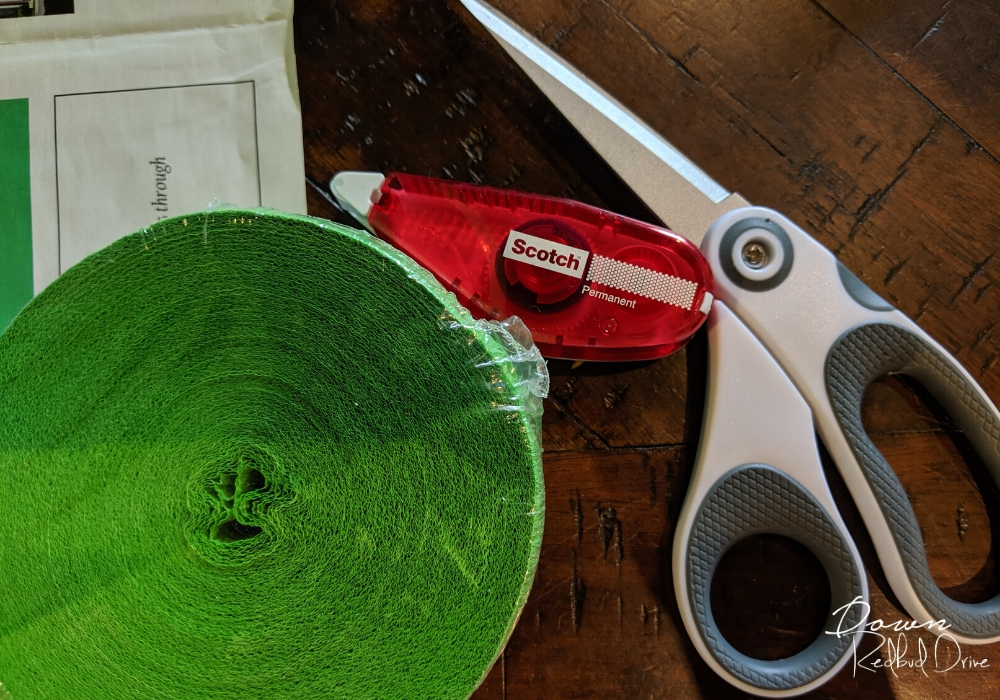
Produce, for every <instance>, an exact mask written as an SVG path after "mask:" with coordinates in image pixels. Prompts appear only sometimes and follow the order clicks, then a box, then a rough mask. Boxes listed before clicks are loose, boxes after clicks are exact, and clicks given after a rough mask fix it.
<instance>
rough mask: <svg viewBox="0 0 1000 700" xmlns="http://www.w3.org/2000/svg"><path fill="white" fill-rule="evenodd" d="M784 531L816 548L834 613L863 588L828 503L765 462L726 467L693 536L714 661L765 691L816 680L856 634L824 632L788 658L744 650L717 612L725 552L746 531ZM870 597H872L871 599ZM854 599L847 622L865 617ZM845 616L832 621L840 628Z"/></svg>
mask: <svg viewBox="0 0 1000 700" xmlns="http://www.w3.org/2000/svg"><path fill="white" fill-rule="evenodd" d="M764 533H769V534H775V535H784V536H785V537H789V538H791V539H793V540H795V541H797V542H799V543H801V544H803V545H805V546H806V547H807V548H809V550H810V551H811V552H812V553H813V554H814V555H816V558H817V559H819V561H820V563H821V564H822V565H823V568H824V569H825V570H826V575H827V577H828V578H829V579H830V599H831V607H830V611H831V613H832V612H833V611H834V610H837V609H838V608H840V607H841V606H844V605H848V604H849V603H851V602H852V601H853V600H854V599H855V598H856V597H858V596H861V595H862V594H863V590H862V588H861V572H860V571H859V570H858V566H857V564H856V563H855V561H854V557H853V556H852V554H851V549H850V547H849V546H848V544H847V542H846V541H845V538H844V536H843V535H842V534H841V533H840V531H839V530H838V529H837V526H836V525H835V524H834V523H833V521H832V520H831V519H830V516H829V515H828V514H827V512H826V511H825V510H824V509H823V507H822V506H821V505H820V504H819V503H818V502H817V501H816V499H815V498H813V497H812V495H810V494H809V492H808V491H806V490H805V489H804V488H802V486H800V485H799V484H798V483H797V482H796V481H794V480H793V479H791V478H790V477H788V476H787V475H785V474H784V473H782V472H781V471H779V470H777V469H775V468H774V467H770V466H768V465H766V464H744V465H743V466H740V467H737V468H735V469H733V470H732V471H730V472H728V473H726V474H725V475H724V476H723V477H722V478H721V479H719V481H717V482H716V483H715V485H713V486H712V488H711V489H710V490H709V492H708V494H707V495H706V496H705V500H704V501H702V504H701V507H700V508H699V509H698V515H697V516H696V517H695V520H694V523H693V525H692V527H691V536H690V539H689V540H688V551H687V561H688V567H687V568H688V581H687V584H688V594H689V595H690V596H691V609H692V610H693V611H694V618H695V624H696V625H697V627H698V632H699V633H700V634H701V637H702V639H703V640H704V642H705V645H706V646H707V647H708V650H709V652H710V653H711V654H712V656H713V657H715V660H716V661H718V662H719V664H721V665H722V667H723V668H725V669H726V670H727V671H729V673H731V674H732V675H733V676H735V677H736V678H739V679H740V680H742V681H744V682H745V683H748V684H750V685H752V686H754V687H756V688H761V689H764V690H790V689H792V688H799V687H801V686H803V685H806V684H807V683H810V682H812V681H814V680H816V679H817V678H819V677H820V676H822V675H823V674H825V673H826V672H827V671H829V670H830V669H832V668H833V667H834V666H835V665H836V664H837V662H838V661H839V660H840V659H841V658H843V656H844V655H845V654H848V653H850V651H851V648H852V646H851V644H852V641H853V639H854V636H853V635H851V634H847V635H844V636H839V637H838V636H837V635H834V634H821V635H819V637H817V638H816V640H815V641H814V642H813V643H812V644H811V645H809V646H808V647H806V648H805V649H804V650H803V651H801V652H799V653H798V654H795V655H794V656H791V657H789V658H787V659H779V660H776V661H763V660H760V659H754V658H752V657H750V656H747V655H746V654H743V653H741V652H739V651H737V650H736V649H735V648H734V647H733V646H732V645H731V644H730V643H729V642H727V641H726V639H725V638H724V637H723V636H722V633H721V632H720V631H719V627H718V625H717V624H716V623H715V618H714V617H713V616H712V605H711V601H710V592H711V584H712V576H713V575H714V574H715V569H716V567H717V566H718V564H719V560H720V559H721V558H722V556H723V555H724V554H725V553H726V552H727V551H728V550H729V548H730V547H732V546H733V545H734V544H736V543H737V542H739V541H740V540H742V539H743V538H745V537H749V536H750V535H758V534H764ZM865 602H867V601H865ZM861 607H862V606H858V605H853V606H851V607H850V609H849V611H848V613H847V615H846V616H845V617H844V620H843V623H841V624H842V628H843V629H845V630H847V629H852V628H854V627H855V626H856V625H858V624H859V623H860V622H861V610H860V609H859V608H861ZM837 623H840V618H839V617H838V618H837V620H835V621H834V620H831V624H830V625H828V627H829V628H830V629H829V631H831V632H832V631H834V630H835V629H836V627H837Z"/></svg>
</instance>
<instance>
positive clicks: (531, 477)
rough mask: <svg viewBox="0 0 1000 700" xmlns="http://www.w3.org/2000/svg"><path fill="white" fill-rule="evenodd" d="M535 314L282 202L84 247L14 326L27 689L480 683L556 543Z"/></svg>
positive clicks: (9, 552)
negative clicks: (524, 316) (514, 314)
mask: <svg viewBox="0 0 1000 700" xmlns="http://www.w3.org/2000/svg"><path fill="white" fill-rule="evenodd" d="M529 338H530V335H529V334H528V333H527V331H526V330H525V329H524V328H523V324H519V323H518V322H517V321H516V320H509V321H508V322H506V323H504V324H498V323H487V322H483V321H476V320H474V319H473V318H472V317H471V316H470V315H469V314H468V312H467V311H466V310H465V309H464V308H462V306H461V305H460V304H459V303H458V302H457V301H456V300H455V298H454V297H453V296H452V295H450V294H448V293H447V292H446V291H445V290H444V289H443V288H442V287H441V286H440V284H438V283H437V282H436V281H435V280H434V278H433V276H432V275H430V274H429V273H428V272H426V271H425V270H423V269H422V268H420V267H419V266H418V265H416V264H415V263H414V262H413V261H412V260H411V259H409V258H408V257H406V256H405V255H404V254H403V253H401V252H399V251H397V250H396V249H394V248H392V247H391V246H389V245H387V244H385V243H383V242H381V241H379V240H378V239H376V238H374V237H373V236H370V235H369V234H367V233H362V232H359V231H355V230H353V229H348V228H345V227H342V226H338V225H335V224H331V223H329V222H325V221H320V220H316V219H309V218H306V217H297V216H286V215H281V214H278V213H275V212H270V211H263V210H258V211H242V210H228V209H219V210H214V211H210V212H205V213H201V214H194V215H190V216H187V217H179V218H175V219H170V220H166V221H162V222H159V223H157V224H156V225H154V226H152V227H150V228H148V229H145V230H143V231H140V232H138V233H136V234H133V235H131V236H128V237H126V238H124V239H122V240H120V241H118V242H117V243H115V244H113V245H111V246H109V247H108V248H106V249H104V250H102V251H100V252H98V253H96V254H94V255H92V256H90V257H89V258H87V259H85V260H84V261H83V262H81V263H80V264H78V265H76V266H75V267H73V268H72V269H70V270H69V271H68V272H66V273H65V274H64V275H63V276H62V277H61V278H59V279H58V280H57V281H56V282H55V283H53V284H52V285H51V286H50V287H49V288H48V289H47V290H45V291H44V292H43V293H42V294H40V295H39V296H38V297H36V298H35V299H34V300H33V301H32V302H31V303H30V304H29V305H28V306H27V307H26V308H25V309H24V310H23V311H22V312H21V314H20V315H19V316H18V317H17V318H16V319H15V320H14V321H13V322H12V324H11V325H10V327H9V328H8V329H7V331H6V332H5V333H4V334H3V335H2V336H0V504H3V505H2V510H3V516H2V517H0V561H2V565H0V591H3V594H2V595H0V683H2V684H3V685H0V696H2V695H3V694H4V693H5V692H6V693H9V695H10V696H11V697H12V698H14V699H15V700H22V699H25V700H26V699H28V698H31V699H32V700H65V699H66V698H73V699H74V700H87V699H93V700H97V699H100V700H106V699H107V698H124V697H144V698H146V697H157V698H161V697H162V698H184V699H185V700H188V699H193V698H213V699H225V698H232V699H236V698H245V697H247V696H248V695H251V694H252V695H257V694H261V695H263V696H266V697H288V698H292V697H295V698H341V697H352V698H375V697H379V698H382V697H399V698H417V697H433V698H464V697H467V696H468V695H469V694H470V693H471V692H472V691H473V690H474V688H475V687H476V686H477V685H478V684H479V683H480V682H481V680H482V679H483V677H484V676H485V674H486V672H487V671H488V670H489V668H490V666H491V665H492V663H493V662H494V661H495V659H496V658H497V657H498V655H499V653H500V651H501V650H502V648H503V645H504V644H505V642H506V640H507V638H508V637H509V635H510V633H511V631H512V630H513V627H514V624H515V622H516V620H517V617H518V615H519V613H520V611H521V608H522V607H523V605H524V602H525V600H526V597H527V595H528V591H529V589H530V587H531V583H532V580H533V577H534V571H535V567H536V564H537V560H538V552H539V547H540V544H541V534H542V524H543V518H544V488H543V483H542V471H541V454H540V452H541V447H540V430H539V420H538V419H539V417H540V414H541V397H543V396H544V394H545V392H546V390H547V386H548V375H547V373H546V369H545V364H544V361H543V360H542V359H541V357H540V355H539V354H538V351H537V349H535V348H534V347H532V346H530V344H528V343H527V339H529ZM3 688H6V690H3Z"/></svg>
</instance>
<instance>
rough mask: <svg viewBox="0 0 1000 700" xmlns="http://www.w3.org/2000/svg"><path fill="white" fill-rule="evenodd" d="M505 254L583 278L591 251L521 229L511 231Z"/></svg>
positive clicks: (536, 265)
mask: <svg viewBox="0 0 1000 700" xmlns="http://www.w3.org/2000/svg"><path fill="white" fill-rule="evenodd" d="M503 256H504V257H505V258H510V259H511V260H517V261H518V262H523V263H527V264H529V265H534V266H535V267H543V268H545V269H546V270H552V271H554V272H561V273H562V274H564V275H569V276H570V277H576V278H577V279H582V278H583V271H584V270H585V269H586V268H587V258H588V257H590V253H588V252H587V251H585V250H581V249H579V248H573V247H572V246H568V245H562V244H561V243H555V242H553V241H547V240H545V239H544V238H538V237H537V236H529V235H528V234H526V233H521V232H520V231H511V232H510V236H508V237H507V246H506V247H505V248H504V251H503Z"/></svg>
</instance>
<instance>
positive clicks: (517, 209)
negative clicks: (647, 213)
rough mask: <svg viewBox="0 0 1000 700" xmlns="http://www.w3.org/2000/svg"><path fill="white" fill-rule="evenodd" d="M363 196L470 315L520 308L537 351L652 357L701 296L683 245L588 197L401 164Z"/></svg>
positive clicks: (696, 261) (664, 348)
mask: <svg viewBox="0 0 1000 700" xmlns="http://www.w3.org/2000/svg"><path fill="white" fill-rule="evenodd" d="M372 201H373V202H377V203H375V204H374V205H373V206H372V208H371V211H370V212H369V215H368V222H369V224H370V225H371V228H372V230H373V231H374V232H375V233H376V234H377V235H378V236H379V237H380V238H383V239H385V240H386V241H388V242H389V243H391V244H392V245H394V246H396V247H397V248H399V249H400V250H402V251H404V252H405V253H407V254H408V255H409V256H410V257H412V258H413V259H414V260H416V261H417V262H418V263H420V264H421V265H422V266H424V267H425V268H427V269H428V270H430V271H431V272H433V273H434V275H435V276H436V277H437V278H438V279H439V280H440V281H441V283H442V284H444V286H445V287H446V288H448V289H449V290H450V291H452V292H454V293H455V295H456V296H457V297H458V299H459V301H461V302H462V303H463V304H464V305H465V306H466V307H467V308H469V310H470V311H472V313H473V315H476V316H478V317H481V318H494V319H504V318H507V317H508V316H514V315H517V316H520V317H521V319H522V320H523V321H524V322H525V323H526V324H527V326H528V328H530V329H531V332H532V336H533V338H534V340H535V343H536V344H537V345H538V347H539V348H540V350H541V352H542V354H543V355H545V356H546V357H562V358H570V359H578V360H608V361H611V360H614V361H621V360H643V359H653V358H657V357H662V356H664V355H667V354H669V353H671V352H673V351H674V350H677V349H678V348H680V347H681V346H682V345H684V343H686V342H687V341H688V340H689V339H690V338H691V336H692V335H693V334H694V332H695V331H696V330H698V328H699V327H700V326H701V324H702V323H703V322H704V320H705V315H706V313H707V312H708V309H709V307H710V306H711V302H712V298H713V297H712V290H713V284H712V273H711V271H710V269H709V266H708V263H707V262H706V260H705V258H704V257H703V256H702V254H701V251H699V250H698V248H697V247H696V246H695V245H694V244H692V243H691V242H690V241H688V240H687V239H685V238H683V237H681V236H678V235H676V234H674V233H672V232H670V231H667V230H666V229H663V228H659V227H656V226H651V225H649V224H646V223H643V222H640V221H635V220H633V219H629V218H626V217H623V216H619V215H617V214H614V213H611V212H608V211H604V210H602V209H598V208H596V207H591V206H587V205H585V204H580V203H579V202H574V201H570V200H566V199H559V198H556V197H544V196H538V195H530V194H524V193H522V192H515V191H511V190H500V189H494V188H491V187H479V186H475V185H468V184H462V183H456V182H452V181H448V180H437V179H432V178H425V177H417V176H414V175H404V174H400V173H393V174H390V175H388V176H387V177H386V179H385V180H384V181H383V182H382V184H381V185H380V187H379V190H378V192H377V193H373V195H372Z"/></svg>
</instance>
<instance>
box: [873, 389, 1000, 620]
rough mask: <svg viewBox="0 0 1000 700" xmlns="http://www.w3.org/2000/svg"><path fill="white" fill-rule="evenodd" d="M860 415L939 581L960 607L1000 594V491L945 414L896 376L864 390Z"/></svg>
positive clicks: (930, 398)
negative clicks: (905, 502)
mask: <svg viewBox="0 0 1000 700" xmlns="http://www.w3.org/2000/svg"><path fill="white" fill-rule="evenodd" d="M861 416H862V424H863V426H864V428H865V432H866V433H867V434H868V437H869V438H870V439H871V441H872V443H874V445H875V447H876V448H877V449H878V450H879V452H881V453H882V456H883V457H885V459H886V461H888V462H889V465H890V466H891V467H892V470H893V471H894V472H895V473H896V476H897V477H898V478H899V481H900V483H901V484H902V485H903V490H904V491H905V492H906V495H907V497H908V498H909V500H910V505H911V507H912V508H913V512H914V515H915V516H916V518H917V522H918V523H919V525H920V531H921V534H922V536H923V539H924V546H925V549H926V552H927V564H928V567H929V568H930V572H931V576H932V577H933V579H934V582H935V583H936V584H937V585H938V587H939V588H941V590H942V592H943V593H944V594H945V595H947V596H948V597H949V598H951V599H952V600H956V601H958V602H961V603H981V602H984V601H986V600H989V599H991V598H993V597H994V596H996V595H997V594H998V593H1000V570H998V567H997V566H996V565H995V562H996V561H998V560H1000V559H998V552H997V547H998V544H1000V516H998V514H1000V492H998V489H997V486H996V484H994V483H993V480H992V478H990V476H989V473H988V470H987V469H986V466H985V465H984V464H983V461H982V459H981V458H980V457H979V455H978V454H977V453H976V450H975V448H973V446H972V445H971V444H970V443H969V440H968V438H966V436H965V434H964V433H963V432H962V430H961V429H960V428H959V427H958V426H957V425H956V424H955V422H954V421H953V420H952V418H951V417H950V416H949V415H948V413H947V411H946V410H945V409H944V407H943V406H941V404H940V403H939V402H938V401H937V400H936V399H935V398H934V396H933V395H932V394H931V393H930V392H929V391H928V390H927V389H926V388H924V386H923V385H922V384H921V383H920V382H919V381H917V380H916V379H913V378H912V377H910V376H908V375H905V374H890V375H888V376H884V377H882V378H880V379H877V380H875V381H874V382H872V383H871V384H870V385H869V386H868V388H867V389H866V390H865V393H864V397H863V399H862V404H861ZM963 467H965V468H963ZM991 514H992V515H991Z"/></svg>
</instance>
